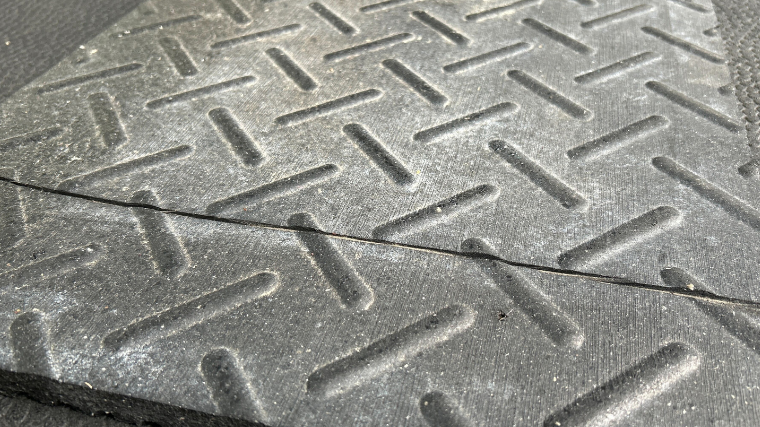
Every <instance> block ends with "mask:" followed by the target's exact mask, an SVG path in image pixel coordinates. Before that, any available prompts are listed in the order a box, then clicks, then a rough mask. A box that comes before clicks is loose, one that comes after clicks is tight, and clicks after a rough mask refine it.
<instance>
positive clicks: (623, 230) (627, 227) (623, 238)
mask: <svg viewBox="0 0 760 427" xmlns="http://www.w3.org/2000/svg"><path fill="white" fill-rule="evenodd" d="M680 221H681V213H680V212H679V211H678V210H677V209H676V208H673V207H670V206H660V207H658V208H655V209H652V210H651V211H649V212H647V213H645V214H642V215H641V216H638V217H636V218H634V219H632V220H630V221H628V222H626V223H624V224H621V225H619V226H617V227H615V228H613V229H611V230H609V231H607V232H605V233H604V234H602V235H600V236H598V237H594V238H593V239H591V240H589V241H587V242H585V243H583V244H581V245H579V246H576V247H574V248H572V249H570V250H568V251H567V252H564V253H563V254H561V255H560V256H559V258H558V259H557V263H558V264H559V265H560V266H561V267H562V268H581V267H584V266H587V265H589V264H592V263H598V262H601V261H603V260H605V259H607V258H609V257H610V256H612V255H613V254H615V253H617V252H620V251H622V250H624V249H627V248H629V247H631V246H633V245H636V244H639V243H641V242H643V241H644V240H649V239H651V238H653V237H654V236H657V235H659V234H662V233H664V232H665V231H667V230H668V229H670V228H672V227H674V226H676V225H678V224H679V223H680Z"/></svg>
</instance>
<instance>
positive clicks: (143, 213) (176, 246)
mask: <svg viewBox="0 0 760 427" xmlns="http://www.w3.org/2000/svg"><path fill="white" fill-rule="evenodd" d="M131 202H132V203H136V204H145V205H158V200H156V197H155V196H154V195H153V193H152V192H151V191H149V190H145V191H138V192H136V193H134V194H133V195H132V199H131ZM132 213H133V214H134V216H135V217H136V218H137V222H138V223H139V224H140V229H141V231H142V234H143V237H144V238H145V241H146V243H147V246H148V249H149V250H150V254H151V257H152V258H153V263H154V264H155V266H156V269H157V270H158V272H159V273H160V274H161V275H162V276H165V277H168V278H172V279H174V278H177V277H178V276H180V275H181V274H182V273H184V271H185V269H187V266H188V264H189V260H188V257H187V254H186V252H185V248H184V247H183V246H182V243H181V242H180V241H179V239H178V238H177V236H176V235H175V234H174V232H173V231H172V229H171V226H170V225H169V221H168V218H167V217H166V214H164V213H161V212H156V211H153V210H150V209H145V208H132Z"/></svg>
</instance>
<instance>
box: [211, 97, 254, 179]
mask: <svg viewBox="0 0 760 427" xmlns="http://www.w3.org/2000/svg"><path fill="white" fill-rule="evenodd" d="M208 116H209V118H210V119H211V121H213V122H214V125H216V128H217V130H218V131H219V133H221V134H222V136H223V137H224V139H225V140H226V141H227V143H229V144H230V148H231V149H232V152H233V153H235V155H236V156H237V157H238V159H239V160H240V162H241V163H242V164H244V165H246V166H250V167H256V166H260V165H261V164H262V163H263V162H264V160H265V156H264V153H263V152H262V151H261V150H260V149H259V147H258V146H257V145H256V143H255V142H254V141H253V140H252V139H251V137H250V136H248V134H247V133H246V132H245V131H244V130H243V128H242V127H241V126H240V124H239V123H238V121H237V119H235V117H234V116H233V115H232V113H231V112H230V111H229V110H228V109H226V108H215V109H213V110H211V111H209V112H208Z"/></svg>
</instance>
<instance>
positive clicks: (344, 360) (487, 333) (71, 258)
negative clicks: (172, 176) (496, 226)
mask: <svg viewBox="0 0 760 427" xmlns="http://www.w3.org/2000/svg"><path fill="white" fill-rule="evenodd" d="M2 189H3V190H4V191H5V192H6V193H16V194H18V196H19V199H20V200H21V204H22V206H23V207H24V211H25V212H26V218H27V219H26V222H25V224H26V225H25V230H26V237H25V238H24V240H23V241H22V242H20V243H19V244H18V245H17V246H16V247H15V248H14V249H11V250H9V251H6V252H5V253H4V254H5V256H4V258H5V261H6V272H5V273H4V274H3V276H2V277H1V278H0V280H2V283H3V289H2V292H3V298H2V302H0V304H1V305H2V309H1V312H2V313H5V314H4V315H3V317H4V319H5V320H4V323H6V324H7V325H8V326H7V328H8V329H7V330H8V331H9V332H8V333H7V334H6V335H4V342H5V344H4V345H3V352H2V353H0V357H1V358H2V359H0V361H1V363H2V364H3V366H4V367H6V369H12V370H14V371H16V372H31V373H34V374H37V375H43V376H49V377H52V378H56V379H57V380H60V381H63V382H65V383H70V384H77V385H80V386H81V387H82V388H87V389H89V387H92V388H93V389H94V390H99V391H102V392H110V393H119V394H124V395H128V396H130V397H132V398H139V399H146V400H149V401H157V402H164V403H167V404H170V405H174V406H178V407H182V408H187V409H190V410H196V411H201V412H208V413H215V414H222V415H228V416H231V417H234V418H243V419H248V420H253V421H260V422H263V423H265V424H266V425H283V426H285V425H361V424H366V425H420V424H424V423H425V422H428V423H429V424H431V425H460V424H461V423H469V424H470V425H512V424H516V425H535V424H537V423H538V424H540V423H542V422H543V423H544V424H545V425H556V422H559V423H560V424H561V425H581V424H584V423H586V422H591V421H593V422H601V421H603V420H608V421H609V420H612V421H616V422H619V423H622V424H625V425H698V424H703V421H704V420H708V419H710V420H715V422H716V423H719V422H724V423H727V425H732V424H736V423H737V422H739V421H742V422H745V421H746V422H747V423H748V425H752V424H755V423H756V422H757V420H758V418H757V417H758V405H756V403H755V402H756V400H755V399H754V397H753V394H754V393H755V390H756V386H757V376H758V374H760V372H758V369H760V368H758V366H760V365H758V364H757V363H756V360H757V357H758V354H757V353H756V352H757V349H758V341H757V336H758V327H757V324H756V317H755V316H756V313H757V310H758V309H757V306H756V305H755V304H740V303H737V302H733V303H730V302H728V301H725V300H719V299H718V300H716V299H710V298H704V297H695V296H692V297H689V296H683V295H674V294H671V293H667V292H656V291H653V290H651V289H636V288H632V287H628V286H616V285H611V284H608V283H599V282H594V281H590V280H588V279H582V278H575V277H569V276H561V275H557V274H551V273H542V272H538V271H535V270H530V269H525V268H515V267H511V266H509V265H506V264H504V263H503V262H500V261H495V260H491V259H488V257H486V256H483V257H481V258H478V259H474V258H472V257H466V256H460V255H451V254H443V253H433V252H430V251H425V250H412V249H408V248H401V247H394V246H389V245H384V244H369V243H364V242H360V241H356V240H351V239H345V238H333V237H329V236H326V235H324V234H320V233H315V232H308V231H290V230H275V229H266V228H262V227H247V226H242V225H237V224H225V223H220V222H215V221H208V220H204V219H195V218H189V217H184V216H178V215H172V214H165V213H160V212H157V211H155V210H151V209H146V208H125V207H119V206H109V205H104V204H99V203H95V202H90V201H83V200H80V199H77V198H72V197H65V196H57V195H50V194H46V193H41V192H37V191H31V190H18V189H17V188H15V187H13V186H10V185H9V184H3V187H2ZM151 197H154V196H153V195H152V194H150V193H147V192H146V193H141V194H138V195H136V196H135V198H140V200H150V199H151ZM313 221H314V219H313V217H312V216H311V215H310V214H302V213H295V214H292V215H291V217H290V222H291V223H293V224H299V225H310V224H311V225H313ZM462 246H463V247H464V248H465V249H467V250H468V251H471V252H483V253H488V252H490V251H492V250H493V248H489V247H488V245H487V244H486V243H484V242H483V241H482V240H477V239H469V240H466V241H464V242H462ZM658 274H660V275H661V276H662V278H663V280H664V281H665V282H666V283H668V284H669V285H671V286H674V287H678V288H683V289H684V290H685V292H684V293H687V294H688V292H686V290H687V289H689V288H697V289H701V288H702V287H703V286H707V285H706V284H705V283H703V282H701V281H698V280H696V279H695V278H693V277H691V274H690V273H689V272H686V271H684V270H682V269H678V268H670V269H664V270H662V271H660V272H658ZM29 384H35V382H32V381H18V382H16V383H15V386H14V387H15V388H14V391H15V392H19V393H25V392H26V393H30V394H34V393H35V390H34V389H31V390H30V389H28V388H29V387H30V386H29ZM5 387H8V386H7V385H5ZM72 396H73V397H76V396H77V394H76V393H74V392H71V393H69V394H66V393H62V394H61V397H60V399H61V400H62V401H64V402H66V401H68V399H72V398H73V397H72ZM731 396H734V397H731ZM80 400H85V401H87V399H80ZM91 400H92V399H91ZM88 404H89V405H91V407H93V406H94V408H93V409H100V410H103V411H106V410H107V411H108V412H111V413H113V414H114V416H118V417H127V418H129V417H130V416H131V417H133V418H132V419H133V421H134V418H135V417H137V415H139V416H140V417H143V419H146V420H148V421H155V420H153V417H158V416H161V415H162V414H163V409H162V410H161V411H156V410H152V411H151V410H150V408H149V409H147V410H142V411H140V412H139V413H138V414H135V413H134V412H138V411H129V410H124V409H123V408H122V409H120V408H113V407H110V406H109V404H108V403H107V402H105V403H104V402H103V401H102V400H100V399H97V400H94V401H88ZM98 405H102V406H109V407H107V408H102V407H101V408H97V406H98ZM129 407H130V408H132V407H133V406H129ZM455 420H459V421H455ZM162 421H163V423H165V424H164V425H171V424H174V425H187V422H183V421H176V422H174V423H171V422H169V421H167V420H165V419H164V420H162ZM208 422H212V421H208ZM456 422H460V424H456ZM197 425H201V424H197Z"/></svg>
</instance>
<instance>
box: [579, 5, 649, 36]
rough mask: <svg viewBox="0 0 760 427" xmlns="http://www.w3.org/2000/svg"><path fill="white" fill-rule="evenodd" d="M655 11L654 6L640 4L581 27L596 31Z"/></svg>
mask: <svg viewBox="0 0 760 427" xmlns="http://www.w3.org/2000/svg"><path fill="white" fill-rule="evenodd" d="M653 10H654V6H652V5H651V4H640V5H638V6H633V7H630V8H628V9H623V10H620V11H618V12H613V13H610V14H609V15H604V16H600V17H599V18H594V19H592V20H589V21H585V22H581V27H582V28H586V29H589V30H596V29H598V28H604V27H606V26H608V25H612V24H617V23H618V22H623V21H627V20H629V19H631V18H635V17H637V16H639V15H643V14H645V13H649V12H651V11H653Z"/></svg>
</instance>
